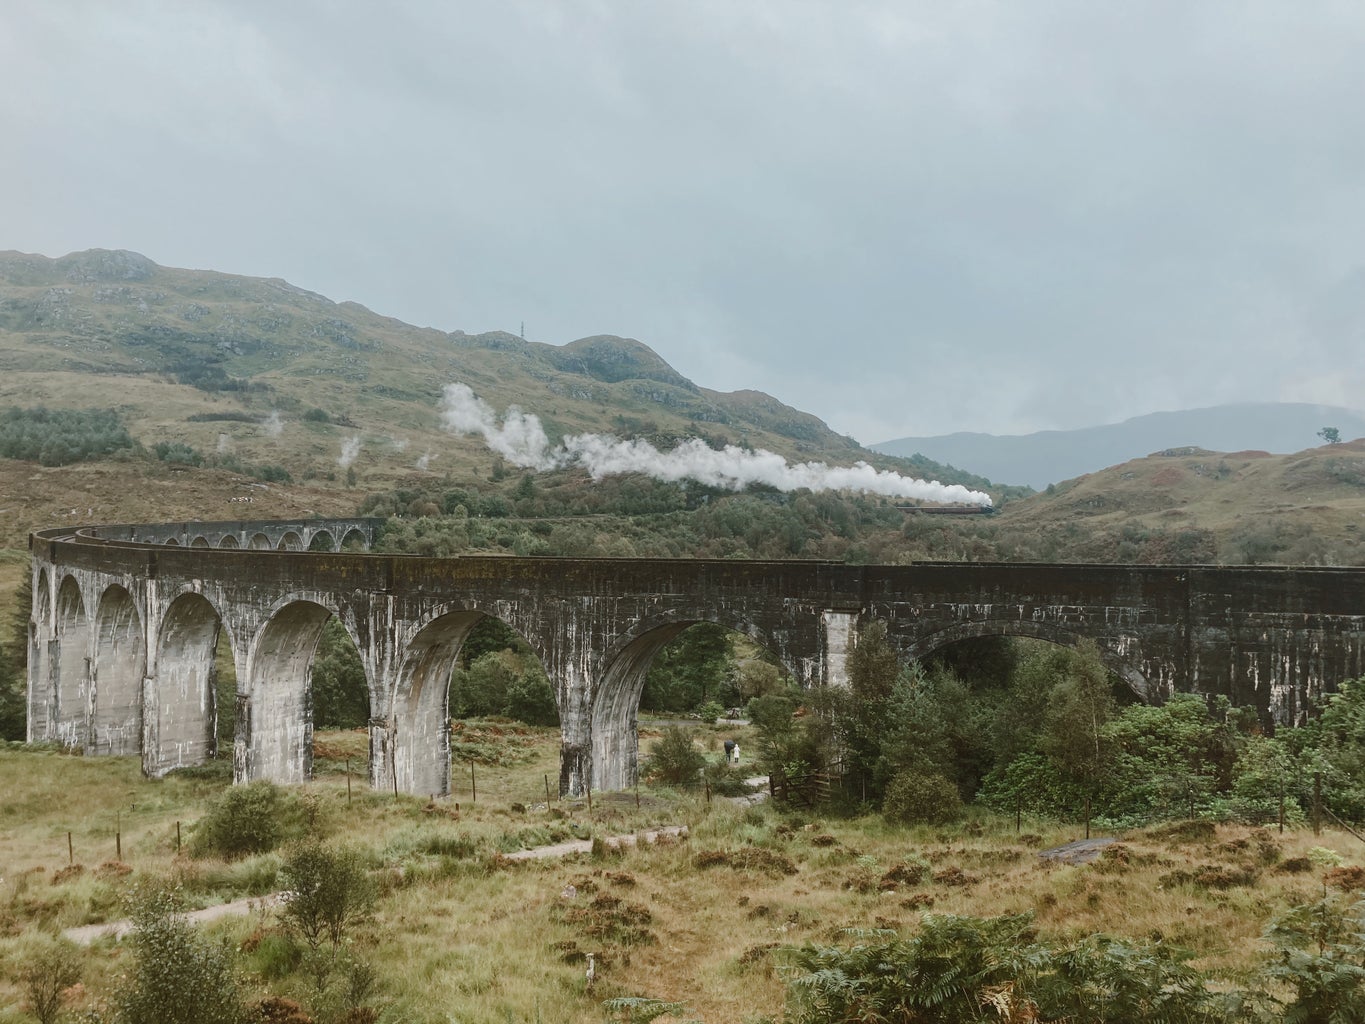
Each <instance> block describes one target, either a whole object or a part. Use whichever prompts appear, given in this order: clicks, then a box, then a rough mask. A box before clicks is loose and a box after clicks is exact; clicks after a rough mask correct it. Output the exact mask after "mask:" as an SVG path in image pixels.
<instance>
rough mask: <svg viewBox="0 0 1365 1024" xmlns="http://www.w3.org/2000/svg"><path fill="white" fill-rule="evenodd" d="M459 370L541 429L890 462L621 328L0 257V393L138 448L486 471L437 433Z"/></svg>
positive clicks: (124, 257)
mask: <svg viewBox="0 0 1365 1024" xmlns="http://www.w3.org/2000/svg"><path fill="white" fill-rule="evenodd" d="M455 381H462V382H464V383H466V384H468V385H470V386H471V387H472V388H473V389H474V390H475V392H476V393H477V394H478V395H479V396H480V397H481V398H483V399H484V400H485V401H487V402H489V403H490V404H491V405H492V406H493V407H494V408H496V409H498V410H502V409H504V408H505V407H506V406H508V405H510V404H514V403H515V404H518V405H520V406H521V407H522V408H523V409H525V410H526V411H528V412H534V413H536V414H537V415H538V416H540V418H541V420H542V421H543V422H544V424H545V427H546V430H547V433H548V434H549V435H550V438H551V440H552V441H553V440H555V439H556V438H557V437H558V436H560V435H562V434H564V433H577V432H585V431H593V432H613V433H616V434H618V435H621V436H628V437H629V436H643V437H647V438H648V437H659V438H661V439H664V440H665V441H671V440H672V439H673V438H675V437H677V436H681V435H699V436H703V437H706V438H707V439H708V440H710V441H712V442H713V443H721V442H725V443H735V444H741V445H752V446H754V447H763V448H768V449H770V450H773V451H776V452H778V453H780V454H783V455H785V456H787V457H789V458H798V459H812V458H818V459H824V460H828V461H831V462H838V463H843V464H847V463H851V462H853V461H856V460H857V459H860V458H870V459H872V460H874V461H876V462H878V463H879V464H881V465H884V466H889V465H895V464H896V460H893V459H889V458H886V457H881V456H877V455H875V454H874V453H871V452H869V451H867V450H864V449H862V448H860V447H859V446H858V445H857V444H856V442H854V441H853V440H852V439H850V438H847V437H843V436H841V435H839V434H836V433H834V432H833V431H831V430H830V429H829V428H828V427H827V426H826V425H825V424H824V423H823V422H822V421H821V420H819V419H818V418H817V417H815V416H812V415H810V414H808V413H804V412H801V411H799V410H796V409H793V408H791V407H789V406H786V405H784V404H782V403H781V402H780V401H778V400H777V399H775V398H772V397H771V396H769V395H765V394H762V393H761V392H757V391H739V392H735V393H729V394H726V393H721V392H716V391H710V390H708V389H706V388H703V387H700V386H698V385H696V384H694V383H693V382H691V381H689V380H687V379H686V378H685V377H683V376H682V375H681V374H679V373H678V372H677V371H675V370H673V369H672V367H670V366H669V365H668V364H667V363H666V362H665V361H664V360H663V359H661V358H660V357H659V356H658V355H657V354H656V353H654V352H653V351H652V350H651V349H650V348H649V347H648V346H646V345H644V344H642V343H640V342H638V341H635V340H632V339H628V338H616V337H608V336H600V337H592V338H584V339H581V340H579V341H576V342H573V343H571V344H569V345H565V346H562V347H559V346H553V345H545V344H539V343H535V342H528V341H524V340H522V339H521V338H519V337H516V336H515V335H511V334H506V333H502V332H492V333H487V334H478V335H468V334H465V333H464V332H462V331H453V332H451V333H445V332H442V331H437V330H432V329H428V328H419V327H413V326H411V325H409V324H405V323H402V322H400V321H398V320H394V319H390V318H387V317H383V316H380V315H378V314H375V313H372V312H371V311H369V310H368V309H365V308H364V307H363V306H360V305H357V304H355V303H352V302H343V303H335V302H332V301H330V300H329V299H326V298H324V297H322V296H320V295H316V294H313V293H311V292H307V291H304V290H302V289H299V288H295V287H293V286H292V285H289V284H288V283H286V282H284V281H280V280H265V279H257V278H247V277H235V276H231V275H227V274H219V273H213V272H208V271H190V270H177V269H173V268H169V267H161V266H158V265H157V264H155V263H153V262H152V261H151V260H149V259H147V258H145V257H143V256H140V255H138V254H136V253H130V252H116V251H103V250H93V251H90V252H82V253H74V254H72V255H69V256H65V257H62V258H60V259H47V258H45V257H42V256H32V255H25V254H21V253H15V252H4V253H0V406H3V405H7V404H15V405H22V406H32V405H36V404H39V403H45V404H48V405H51V406H56V407H63V408H66V407H80V408H93V407H103V406H116V407H117V408H118V409H119V410H120V411H121V412H122V413H123V414H124V416H125V418H126V419H127V421H128V423H129V426H130V429H131V431H132V433H133V435H134V436H135V437H136V439H137V440H138V441H140V442H141V443H142V444H144V445H147V446H150V445H152V444H153V443H155V442H156V441H162V440H170V441H181V442H184V443H186V444H189V445H191V446H193V447H195V448H196V449H199V450H203V451H214V450H216V449H219V448H220V447H225V448H229V449H230V450H232V451H233V452H234V453H235V454H237V455H238V456H239V457H241V458H243V459H244V460H248V461H254V462H266V463H275V464H280V465H283V466H284V467H286V468H287V469H288V470H289V471H290V472H291V473H293V475H294V476H295V477H296V478H300V477H304V476H307V475H308V474H309V473H310V472H312V473H314V474H319V473H322V472H324V471H325V470H326V469H327V468H328V467H329V466H330V465H331V464H332V463H334V462H335V461H336V459H337V458H338V457H339V456H340V453H341V445H342V443H343V441H344V440H347V439H349V438H353V437H359V439H360V451H359V455H358V458H357V460H356V462H355V466H356V469H357V471H358V472H359V474H360V475H361V476H362V478H369V477H371V476H376V477H378V478H381V479H382V478H386V477H389V478H391V477H395V476H398V475H401V474H403V473H406V472H408V471H409V470H411V469H412V468H413V467H414V464H415V463H416V461H417V460H418V459H419V458H420V457H421V456H424V455H425V456H428V457H429V461H428V463H427V465H429V466H431V468H433V469H438V470H451V471H467V470H469V469H470V468H472V467H473V466H474V465H482V466H483V467H484V468H485V470H486V467H487V465H488V464H489V462H490V461H491V460H490V456H489V455H488V453H487V452H486V451H485V450H484V448H483V445H482V443H481V442H479V441H476V440H475V439H473V438H469V437H461V438H456V437H451V436H450V435H449V434H446V433H443V432H442V431H441V430H440V429H439V424H438V418H437V405H438V402H439V400H440V396H441V391H442V388H443V387H444V386H445V385H446V384H448V383H451V382H455ZM310 411H311V418H309V419H304V418H303V417H304V414H305V413H309V412H310ZM272 412H273V413H277V414H278V416H279V421H278V422H279V423H280V424H281V426H282V428H283V429H281V430H278V431H276V432H274V433H272V431H271V430H270V429H267V428H266V427H264V426H263V425H262V424H264V423H265V422H266V421H267V419H268V418H269V417H270V415H271V414H272ZM324 414H325V415H324Z"/></svg>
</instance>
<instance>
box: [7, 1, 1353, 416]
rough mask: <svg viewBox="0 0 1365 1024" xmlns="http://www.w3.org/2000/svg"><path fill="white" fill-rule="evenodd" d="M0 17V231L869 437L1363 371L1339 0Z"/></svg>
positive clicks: (587, 6) (549, 5)
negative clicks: (1354, 308)
mask: <svg viewBox="0 0 1365 1024" xmlns="http://www.w3.org/2000/svg"><path fill="white" fill-rule="evenodd" d="M7 20H8V22H9V28H10V33H9V35H8V37H7V38H8V41H7V42H6V41H4V40H0V86H3V87H4V88H5V89H6V92H7V94H9V95H12V96H22V97H23V102H21V103H8V104H6V105H5V109H4V110H3V111H0V129H3V130H4V131H5V134H6V136H7V138H9V139H10V140H12V142H13V144H12V145H7V146H6V147H4V150H3V151H0V187H4V188H5V189H6V190H7V192H8V193H9V194H10V195H23V196H25V197H26V200H27V201H26V202H25V203H23V204H22V206H21V208H16V209H15V210H14V211H13V216H10V217H7V221H8V222H9V228H10V234H9V235H8V237H6V238H5V239H0V245H5V246H13V247H17V248H25V249H30V250H35V251H41V252H46V253H48V254H49V255H59V254H60V253H62V252H65V251H68V250H71V249H79V248H86V247H89V246H95V245H101V246H108V247H114V246H118V247H127V248H134V249H138V250H139V251H142V252H144V253H146V254H147V255H148V256H150V257H152V258H153V259H156V260H158V261H159V262H162V263H168V264H177V265H190V266H200V267H212V268H215V269H221V270H227V271H232V272H236V273H248V274H261V275H272V276H274V275H277V276H283V277H286V278H288V279H290V280H291V281H293V282H295V283H297V284H299V285H302V286H304V287H307V288H311V289H314V290H317V291H321V292H323V293H325V294H327V295H329V296H331V297H333V298H336V299H355V300H358V301H361V302H363V303H365V304H366V305H368V306H370V307H371V308H373V309H376V310H378V311H381V312H383V313H386V314H389V315H394V316H398V317H401V318H403V319H406V320H410V321H413V322H417V323H422V324H427V325H432V326H438V327H442V328H445V329H455V328H462V329H466V330H485V329H492V328H503V329H509V328H510V329H514V330H515V329H516V327H517V325H518V324H519V323H520V322H521V321H523V320H524V321H526V323H527V329H528V333H529V334H530V336H532V337H533V338H536V339H537V340H545V341H552V342H557V343H562V342H565V341H568V340H571V339H573V338H575V337H580V336H585V335H590V334H597V333H605V332H610V333H619V334H623V335H628V336H632V337H637V338H640V339H641V340H644V341H646V342H647V343H648V344H650V345H651V346H653V347H654V348H656V349H657V350H658V351H659V352H660V353H661V354H662V355H663V356H664V357H665V358H666V359H668V360H669V361H670V362H671V363H673V364H674V365H676V366H677V367H678V368H679V369H680V370H681V371H682V372H684V373H686V374H688V375H689V376H691V377H693V378H694V379H696V380H697V381H698V382H699V383H702V384H704V385H707V386H710V387H717V388H724V389H729V388H738V387H757V388H762V389H763V390H766V391H770V392H772V393H774V394H776V395H777V396H779V397H780V398H782V399H783V400H784V401H787V402H789V403H791V404H794V405H797V406H800V407H802V408H805V409H808V410H810V411H812V412H815V413H817V414H819V415H821V416H823V417H825V418H826V419H827V420H829V421H830V422H831V424H832V425H833V426H834V427H836V429H840V430H844V431H846V432H850V433H853V434H854V435H855V436H857V437H859V438H860V439H861V440H864V441H876V440H881V439H883V438H886V437H892V436H897V435H900V434H912V433H935V432H947V431H951V430H958V429H972V430H996V431H1017V430H1027V429H1036V428H1045V427H1069V426H1076V425H1079V424H1081V423H1083V422H1088V421H1089V420H1090V419H1092V418H1094V417H1101V418H1104V419H1109V420H1118V419H1122V418H1124V417H1126V416H1129V415H1135V414H1139V413H1143V412H1147V411H1151V410H1153V409H1156V408H1170V407H1174V406H1180V405H1207V404H1209V402H1210V399H1211V397H1215V400H1222V399H1226V400H1235V399H1236V400H1251V399H1273V398H1281V397H1283V398H1290V397H1293V398H1301V399H1308V400H1329V399H1334V398H1335V397H1336V392H1339V391H1342V390H1344V389H1342V387H1341V383H1340V381H1341V376H1342V374H1343V373H1355V374H1356V375H1357V376H1359V373H1360V371H1361V369H1362V367H1360V366H1359V365H1358V363H1356V362H1355V360H1349V364H1348V365H1345V366H1343V364H1342V360H1343V359H1349V356H1348V354H1347V353H1346V351H1345V350H1344V348H1343V346H1342V344H1340V343H1338V342H1336V341H1332V340H1330V339H1331V338H1340V337H1342V334H1341V332H1340V331H1336V333H1333V331H1334V330H1335V328H1333V329H1329V328H1328V327H1324V324H1328V325H1330V324H1335V323H1339V322H1348V323H1354V322H1355V320H1354V317H1355V314H1354V313H1352V312H1350V309H1349V306H1350V300H1349V295H1347V297H1346V298H1344V299H1342V298H1334V296H1335V295H1336V294H1337V292H1340V291H1346V292H1349V291H1350V286H1349V282H1350V281H1351V280H1352V279H1353V277H1352V275H1356V274H1359V273H1360V268H1361V267H1362V266H1365V255H1362V253H1361V251H1360V250H1361V242H1360V239H1361V238H1363V237H1365V232H1363V231H1362V228H1363V227H1365V224H1363V223H1362V221H1365V192H1362V190H1361V189H1360V187H1359V185H1358V180H1359V168H1360V167H1361V166H1362V161H1363V159H1365V152H1363V151H1362V150H1363V149H1365V132H1363V131H1362V130H1361V128H1362V125H1361V123H1360V122H1361V119H1362V115H1361V112H1360V107H1359V102H1358V101H1359V97H1360V96H1361V95H1365V67H1362V65H1361V63H1360V62H1359V60H1358V59H1357V54H1358V53H1359V52H1360V49H1361V44H1362V42H1365V38H1363V37H1365V9H1361V8H1358V7H1355V6H1352V5H1339V6H1335V7H1327V6H1321V7H1319V6H1311V7H1305V6H1303V5H1287V4H1272V3H1231V2H1225V3H1220V2H1210V3H1203V4H1198V5H1188V4H1175V3H1169V4H1165V3H1153V4H1141V5H1096V4H1092V3H1081V2H1075V3H1061V2H1057V3H1031V4H1006V3H969V4H954V5H949V4H930V3H902V2H892V0H886V2H854V3H834V2H828V3H826V2H819V3H817V2H807V3H801V2H792V0H785V2H781V3H777V2H770V3H765V2H753V3H742V4H736V3H732V2H724V3H723V2H719V0H716V2H695V3H688V4H635V3H627V2H625V0H621V2H596V3H593V2H586V0H584V2H557V0H543V2H531V0H523V2H509V3H504V4H474V3H459V4H440V3H435V2H431V3H415V2H409V3H400V4H396V5H385V6H384V7H382V8H380V7H376V6H374V5H368V4H359V3H353V4H332V3H321V2H312V3H307V2H293V3H289V4H267V3H240V2H232V3H228V2H221V3H218V4H197V5H182V4H171V3H150V2H148V3H142V4H132V5H119V6H118V7H117V8H111V7H108V6H107V5H100V4H95V3H86V4H80V3H73V4H63V5H55V4H48V3H40V2H38V0H27V2H20V3H17V4H15V5H13V8H12V9H11V10H10V11H8V12H7ZM15 205H16V207H19V206H20V204H15ZM1334 289H1335V290H1336V291H1334ZM1343 302H1344V303H1345V306H1344V307H1343V306H1342V303H1343ZM1339 307H1340V308H1345V309H1346V310H1347V311H1346V312H1345V313H1343V312H1340V311H1339ZM1333 310H1338V311H1337V312H1334V311H1333ZM1343 317H1345V321H1343ZM1355 403H1356V404H1358V400H1355Z"/></svg>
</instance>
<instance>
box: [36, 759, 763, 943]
mask: <svg viewBox="0 0 1365 1024" xmlns="http://www.w3.org/2000/svg"><path fill="white" fill-rule="evenodd" d="M744 781H745V782H746V783H747V784H748V785H749V786H750V787H752V788H753V789H754V793H752V794H751V795H750V796H736V797H730V798H729V799H730V800H731V801H732V802H733V803H738V804H755V803H760V802H762V801H764V800H766V799H767V798H768V790H767V786H768V777H767V776H766V775H758V776H755V777H754V778H752V779H745V780H744ZM685 835H687V826H686V825H667V826H665V827H663V828H657V829H647V830H646V831H643V832H632V833H630V834H629V835H621V836H607V837H606V838H605V839H603V840H602V842H603V843H605V844H606V845H607V847H608V848H610V849H614V850H619V849H622V848H624V847H628V846H635V845H636V844H637V843H639V842H642V841H643V842H644V843H646V844H648V845H652V844H654V843H657V842H658V841H659V839H660V837H665V838H676V837H678V836H685ZM591 852H592V840H591V839H574V840H571V841H569V842H567V843H554V844H552V845H550V846H536V847H533V848H532V849H530V850H517V851H516V852H515V853H508V854H504V855H503V859H504V860H518V861H520V860H545V859H548V858H552V857H567V856H569V855H570V854H573V853H591ZM281 895H282V894H281V893H278V892H273V893H271V894H270V895H269V896H251V897H248V898H246V899H241V900H233V901H232V902H231V903H219V904H216V905H215V906H212V907H205V908H204V909H203V910H191V911H190V912H188V913H187V914H186V915H185V920H187V921H190V922H192V923H194V924H204V923H207V922H210V921H217V920H219V919H220V918H224V917H240V916H241V915H243V914H252V913H255V912H256V911H262V912H264V911H266V910H271V909H273V908H274V907H277V906H279V903H280V897H281ZM132 930H133V922H132V921H129V920H127V919H125V920H122V921H106V922H105V923H104V924H87V925H82V926H80V927H79V928H68V929H66V931H64V932H62V934H63V935H64V936H66V937H67V938H68V939H70V940H71V941H72V942H77V943H80V944H81V945H82V946H88V945H90V943H92V942H94V941H96V940H97V939H104V938H113V939H121V938H123V936H125V935H127V934H128V933H129V932H131V931H132Z"/></svg>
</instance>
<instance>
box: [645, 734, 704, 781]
mask: <svg viewBox="0 0 1365 1024" xmlns="http://www.w3.org/2000/svg"><path fill="white" fill-rule="evenodd" d="M694 733H695V730H693V729H684V728H682V727H681V726H677V725H671V726H669V727H668V728H667V729H665V730H664V734H663V735H662V736H661V737H659V740H658V741H657V742H656V743H655V744H654V745H653V746H652V747H650V748H649V760H648V762H647V763H646V769H647V771H648V773H649V776H650V778H651V779H652V780H654V781H657V782H662V783H664V784H665V785H669V786H689V787H690V786H696V785H697V784H698V776H699V774H700V773H701V771H702V769H703V768H705V767H706V756H705V755H704V754H703V753H702V752H701V751H700V750H698V749H697V747H696V746H695V745H694V744H693V742H692V737H693V735H694Z"/></svg>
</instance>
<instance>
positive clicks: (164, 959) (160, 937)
mask: <svg viewBox="0 0 1365 1024" xmlns="http://www.w3.org/2000/svg"><path fill="white" fill-rule="evenodd" d="M132 904H133V905H132V916H133V921H134V924H135V928H136V930H135V931H134V932H133V938H132V947H133V957H134V960H133V967H132V970H131V971H130V972H129V974H128V977H127V980H126V981H125V983H124V985H123V987H122V988H121V989H120V990H119V991H118V992H117V993H116V994H115V996H114V1006H115V1019H116V1020H118V1021H119V1022H121V1024H244V1022H245V1021H246V1019H247V1016H246V1010H245V1008H244V1007H243V1005H242V1001H241V998H240V996H239V995H238V989H237V978H236V975H235V973H234V972H233V969H232V954H231V952H230V950H229V948H228V947H226V946H223V945H220V944H217V943H213V942H210V941H208V940H207V939H205V938H202V937H201V936H199V935H198V934H196V933H195V931H194V929H193V928H192V927H191V926H190V924H189V923H188V922H187V921H186V920H185V919H184V917H183V916H181V915H180V914H179V913H178V911H179V906H178V900H177V899H176V897H175V896H174V894H172V893H167V892H150V893H147V892H142V893H134V895H133V897H132Z"/></svg>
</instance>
